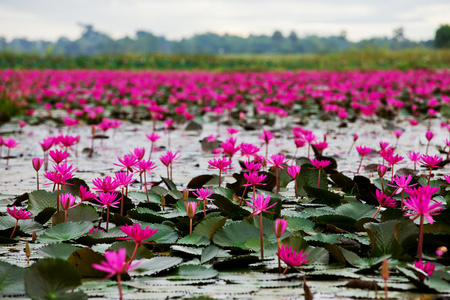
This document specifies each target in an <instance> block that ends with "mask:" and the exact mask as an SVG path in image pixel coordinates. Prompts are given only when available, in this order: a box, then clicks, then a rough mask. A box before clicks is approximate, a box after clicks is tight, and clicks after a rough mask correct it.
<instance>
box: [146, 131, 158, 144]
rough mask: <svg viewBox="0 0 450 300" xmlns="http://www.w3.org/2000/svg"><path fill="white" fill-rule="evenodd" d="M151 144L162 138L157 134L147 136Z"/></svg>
mask: <svg viewBox="0 0 450 300" xmlns="http://www.w3.org/2000/svg"><path fill="white" fill-rule="evenodd" d="M145 136H146V137H147V138H148V139H149V140H150V141H151V142H156V141H157V140H159V139H160V138H161V136H160V135H159V134H157V133H155V132H152V133H150V134H146V135H145Z"/></svg>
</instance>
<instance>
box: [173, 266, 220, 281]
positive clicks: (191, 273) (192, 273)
mask: <svg viewBox="0 0 450 300" xmlns="http://www.w3.org/2000/svg"><path fill="white" fill-rule="evenodd" d="M217 274H219V272H217V271H216V270H214V269H212V268H206V267H204V266H199V265H181V266H179V267H178V268H177V269H175V270H173V271H172V272H171V273H170V274H169V276H170V277H169V278H170V279H175V280H195V279H209V278H214V277H216V276H217Z"/></svg>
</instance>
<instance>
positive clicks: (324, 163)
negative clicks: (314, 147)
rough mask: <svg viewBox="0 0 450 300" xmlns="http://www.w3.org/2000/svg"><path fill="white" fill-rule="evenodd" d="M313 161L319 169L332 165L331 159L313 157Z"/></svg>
mask: <svg viewBox="0 0 450 300" xmlns="http://www.w3.org/2000/svg"><path fill="white" fill-rule="evenodd" d="M311 163H312V165H313V166H314V167H316V168H317V169H323V168H326V167H328V166H329V165H331V161H329V160H318V159H317V158H314V159H311Z"/></svg>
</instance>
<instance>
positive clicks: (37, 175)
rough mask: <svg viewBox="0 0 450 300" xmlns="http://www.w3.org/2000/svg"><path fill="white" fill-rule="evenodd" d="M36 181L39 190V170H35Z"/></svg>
mask: <svg viewBox="0 0 450 300" xmlns="http://www.w3.org/2000/svg"><path fill="white" fill-rule="evenodd" d="M36 183H37V189H38V190H39V172H38V171H36Z"/></svg>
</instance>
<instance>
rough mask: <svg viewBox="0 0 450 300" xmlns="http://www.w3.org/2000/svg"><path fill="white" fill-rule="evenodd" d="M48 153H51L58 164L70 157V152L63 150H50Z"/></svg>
mask: <svg viewBox="0 0 450 300" xmlns="http://www.w3.org/2000/svg"><path fill="white" fill-rule="evenodd" d="M48 155H50V157H51V159H52V161H53V162H54V163H56V164H58V165H59V164H60V163H61V162H63V161H64V160H65V159H66V158H68V157H69V152H67V151H62V150H50V151H49V152H48Z"/></svg>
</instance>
